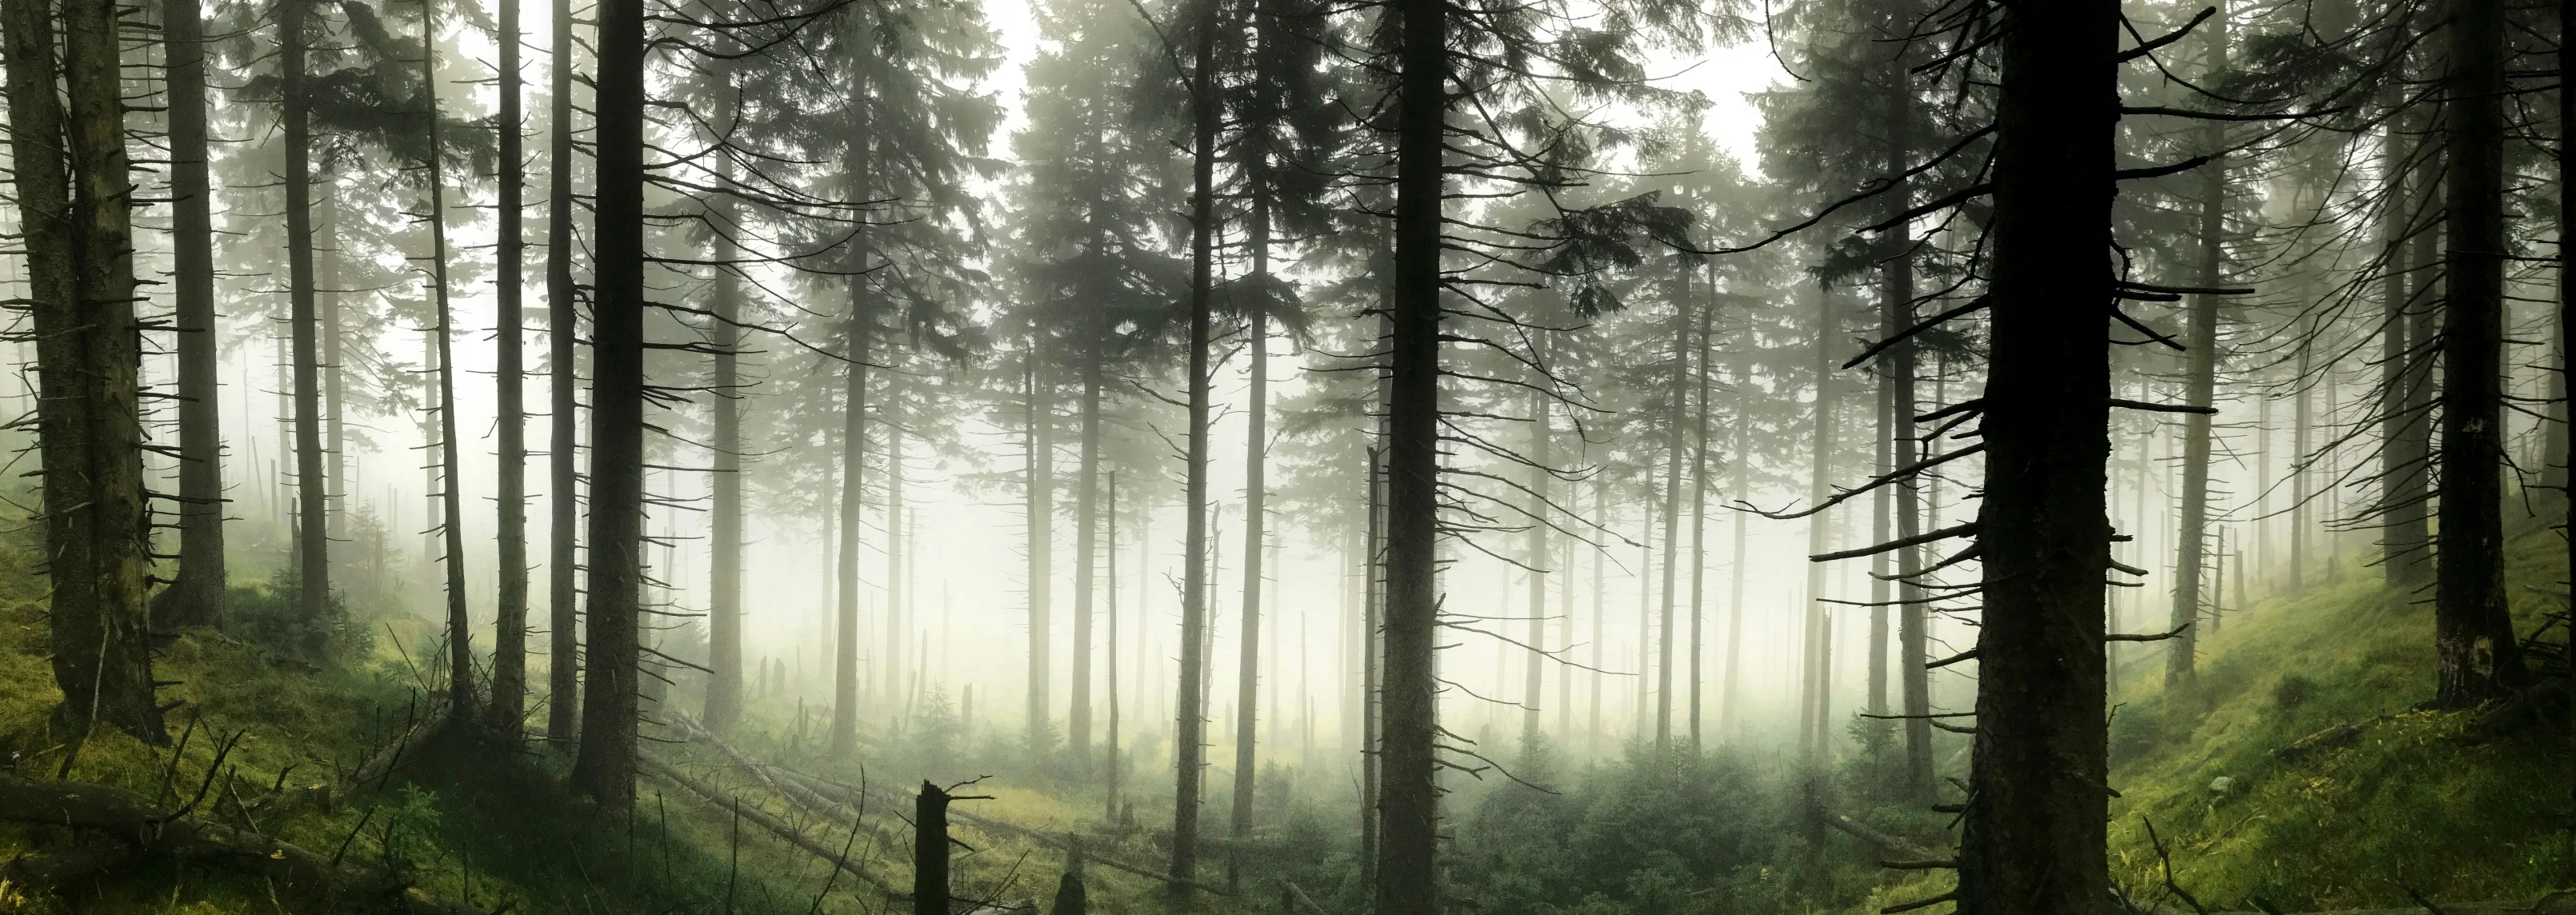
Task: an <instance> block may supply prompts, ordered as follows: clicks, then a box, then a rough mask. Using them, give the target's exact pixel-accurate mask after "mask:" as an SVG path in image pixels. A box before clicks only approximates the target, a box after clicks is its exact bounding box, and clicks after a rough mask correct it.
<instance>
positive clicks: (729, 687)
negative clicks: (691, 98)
mask: <svg viewBox="0 0 2576 915" xmlns="http://www.w3.org/2000/svg"><path fill="white" fill-rule="evenodd" d="M514 2H515V0H514ZM718 66H719V67H721V68H722V69H721V70H720V73H721V79H720V80H719V81H718V82H717V88H716V106H717V107H716V113H715V117H714V119H713V120H712V122H711V123H712V125H713V129H715V130H719V131H730V130H732V129H733V128H734V127H735V121H736V119H737V118H739V117H740V114H739V112H738V109H737V106H738V99H737V97H736V96H737V93H738V92H739V91H740V90H738V89H737V88H735V86H734V79H733V71H732V68H731V67H730V65H724V64H719V65H718ZM716 162H717V165H716V167H717V169H718V176H717V177H718V181H719V183H723V182H730V181H732V180H734V171H733V161H732V160H731V159H730V158H727V157H723V156H718V157H717V159H716ZM709 206H710V208H711V209H713V210H714V212H713V214H712V216H713V217H714V220H715V227H714V228H715V260H716V267H715V288H714V290H713V295H712V296H711V298H712V301H710V302H709V303H708V304H709V306H710V307H709V309H708V310H710V311H713V312H714V313H715V314H714V320H713V321H711V322H710V326H709V327H708V341H707V342H708V345H709V346H710V347H712V348H714V350H715V357H714V358H715V374H714V377H713V378H711V379H710V380H709V385H710V386H711V387H713V388H714V389H715V390H714V391H713V395H714V396H713V397H711V398H710V399H709V400H708V404H707V409H708V412H709V413H710V414H712V415H711V416H710V423H709V425H710V426H711V427H712V428H711V429H710V430H709V431H710V433H711V434H712V436H713V440H712V441H710V442H708V446H709V450H710V451H711V452H712V453H711V454H710V455H709V458H711V465H712V466H713V467H714V469H715V473H714V475H713V477H712V478H710V479H709V480H708V481H707V482H708V487H709V488H710V489H711V490H713V492H712V493H711V495H712V496H713V497H714V498H713V499H711V500H710V504H709V505H708V518H707V535H708V538H709V542H708V544H707V554H708V556H707V670H708V673H707V704H706V709H705V712H704V715H705V718H706V726H707V730H709V731H712V732H714V733H716V734H718V735H723V734H728V733H731V732H732V730H733V727H734V724H735V722H737V721H738V720H740V719H741V717H742V397H743V391H742V370H741V352H740V350H741V347H742V330H741V327H740V323H739V322H740V321H741V320H742V280H741V277H740V275H739V274H737V273H736V272H735V271H736V268H735V267H733V266H731V264H732V263H733V262H734V261H736V260H739V259H741V257H742V248H741V246H740V245H738V244H736V243H735V241H734V234H733V233H734V231H735V227H736V224H737V221H738V220H739V216H738V215H737V214H736V212H735V209H734V206H733V202H732V198H730V197H728V196H725V195H722V194H718V195H715V196H714V197H713V198H711V199H710V200H709Z"/></svg>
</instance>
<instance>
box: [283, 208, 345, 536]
mask: <svg viewBox="0 0 2576 915" xmlns="http://www.w3.org/2000/svg"><path fill="white" fill-rule="evenodd" d="M323 187H324V189H326V190H328V191H329V192H330V193H329V194H327V195H325V196H324V197H323V198H322V199H320V200H316V201H314V202H313V228H314V234H315V235H317V236H318V237H321V238H326V239H337V238H339V237H340V189H339V184H338V183H337V182H336V181H326V182H324V183H323ZM344 253H345V252H343V251H342V250H341V248H340V245H339V243H338V242H336V241H334V242H332V243H330V244H329V245H326V246H317V247H316V248H315V249H314V250H313V275H314V278H315V286H316V288H315V289H314V290H313V298H314V308H315V309H317V310H319V311H320V312H321V313H322V453H323V459H322V460H323V466H322V473H323V475H324V476H325V477H327V478H328V479H326V480H325V481H324V482H325V485H326V487H327V488H328V489H329V496H330V500H331V504H332V505H335V506H338V507H339V509H340V510H337V511H333V512H332V513H331V539H333V540H337V541H340V542H343V543H346V542H348V539H349V513H348V511H347V510H346V509H347V508H348V507H349V502H348V499H349V447H348V445H349V369H348V358H347V350H348V348H349V343H348V333H347V331H346V330H345V329H344V317H345V315H346V314H347V312H348V301H347V297H346V296H344V295H342V294H341V291H342V288H343V287H342V286H341V285H340V277H341V274H340V263H341V260H342V258H343V255H344ZM286 412H288V411H280V415H284V414H285V413H286Z"/></svg>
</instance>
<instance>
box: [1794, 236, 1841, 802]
mask: <svg viewBox="0 0 2576 915" xmlns="http://www.w3.org/2000/svg"><path fill="white" fill-rule="evenodd" d="M1840 320H1841V316H1840V315H1837V314H1835V313H1834V297H1833V293H1831V292H1828V291H1826V290H1825V289H1824V288H1823V287H1822V286H1821V285H1820V286H1818V287H1817V289H1816V375H1815V382H1816V426H1815V437H1814V439H1813V441H1812V443H1811V447H1810V448H1809V457H1810V458H1811V460H1810V462H1809V466H1808V471H1807V499H1808V502H1807V504H1809V505H1821V504H1824V501H1825V498H1826V495H1827V492H1828V490H1829V488H1830V486H1831V485H1832V471H1831V470H1829V469H1828V468H1827V466H1826V465H1827V464H1828V463H1829V462H1828V461H1827V460H1826V456H1827V455H1830V454H1832V453H1833V450H1834V385H1833V369H1834V360H1833V348H1832V345H1833V339H1834V337H1835V329H1836V328H1837V327H1839V326H1840V324H1839V323H1838V322H1839V321H1840ZM1832 519H1833V515H1832V513H1831V511H1820V512H1817V513H1815V514H1813V515H1809V516H1808V517H1807V554H1808V555H1810V556H1813V555H1817V554H1820V553H1823V552H1825V549H1826V547H1827V545H1828V544H1829V543H1830V542H1831V540H1830V532H1831V530H1832V528H1833V523H1832ZM1804 620H1805V623H1806V638H1805V648H1806V677H1805V678H1804V680H1803V683H1802V686H1803V688H1804V693H1805V695H1804V701H1803V702H1802V703H1801V704H1802V705H1803V706H1804V707H1803V708H1801V709H1800V714H1799V716H1798V757H1799V759H1800V761H1801V762H1802V763H1803V764H1804V765H1805V766H1806V768H1808V769H1810V770H1813V769H1814V768H1815V767H1816V765H1817V761H1818V760H1819V759H1820V758H1822V757H1823V755H1824V753H1825V750H1826V747H1825V742H1826V729H1825V721H1826V720H1827V719H1828V718H1830V717H1831V715H1832V713H1831V712H1830V711H1828V710H1827V709H1826V708H1825V706H1826V705H1827V704H1828V703H1829V701H1830V697H1829V694H1828V690H1829V686H1828V684H1827V683H1826V682H1825V680H1826V677H1828V676H1830V673H1829V669H1828V668H1827V666H1826V665H1827V664H1829V663H1830V659H1831V658H1832V657H1833V653H1832V650H1831V645H1830V644H1829V639H1830V638H1831V634H1830V632H1829V630H1828V629H1827V626H1829V625H1830V623H1829V622H1828V621H1827V620H1826V619H1825V567H1824V564H1823V563H1808V564H1807V590H1806V610H1805V614H1804Z"/></svg>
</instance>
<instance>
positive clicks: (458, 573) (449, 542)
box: [305, 3, 476, 724]
mask: <svg viewBox="0 0 2576 915" xmlns="http://www.w3.org/2000/svg"><path fill="white" fill-rule="evenodd" d="M420 46H421V48H422V53H421V58H420V77H421V85H422V91H423V92H424V93H426V94H427V97H428V99H429V109H428V110H427V111H424V112H422V118H421V120H422V125H421V126H422V127H423V128H424V129H425V130H426V131H427V132H428V137H429V161H428V162H427V163H426V165H427V166H428V169H429V255H430V256H429V282H430V290H429V292H430V301H431V302H432V303H433V304H434V306H435V308H436V314H435V319H436V321H437V328H436V329H435V330H434V331H432V334H433V335H434V338H433V339H434V341H435V342H436V344H437V346H438V483H439V485H438V507H439V512H440V519H439V523H438V527H439V533H440V539H441V540H442V541H443V544H442V545H443V546H444V548H445V549H446V551H447V556H446V562H445V563H443V564H442V566H443V568H444V570H445V571H446V573H447V715H448V718H449V720H451V721H455V722H458V723H460V724H461V723H465V722H469V721H472V720H474V715H475V711H476V709H475V707H474V639H473V635H474V630H473V628H472V626H471V624H470V622H469V621H468V620H467V619H466V613H465V504H464V500H463V498H462V493H461V490H463V489H464V488H465V476H464V474H463V473H462V472H461V468H460V466H459V464H460V462H459V461H458V460H457V453H456V353H455V349H454V344H455V326H454V324H455V311H454V309H451V308H449V307H448V301H447V185H446V172H445V170H444V169H443V168H442V167H441V163H440V162H439V154H440V150H439V136H438V52H437V50H436V49H437V47H438V27H437V25H436V24H435V23H434V22H432V21H431V16H430V4H427V3H423V4H421V5H420ZM305 530H307V531H320V530H323V528H321V527H317V526H312V525H307V526H306V527H305Z"/></svg>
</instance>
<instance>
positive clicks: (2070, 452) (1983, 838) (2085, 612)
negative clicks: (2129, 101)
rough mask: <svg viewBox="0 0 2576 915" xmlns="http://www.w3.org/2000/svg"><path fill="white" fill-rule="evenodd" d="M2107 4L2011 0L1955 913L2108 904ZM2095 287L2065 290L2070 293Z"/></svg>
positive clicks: (2110, 96)
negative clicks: (1969, 751)
mask: <svg viewBox="0 0 2576 915" xmlns="http://www.w3.org/2000/svg"><path fill="white" fill-rule="evenodd" d="M2119 15H2120V11H2119V6H2118V4H2116V3H2112V2H2110V0H2082V2H2070V3H2055V4H2028V5H2021V6H2016V7H2013V8H2012V10H2011V21H2010V22H2009V23H2008V24H2007V25H2006V26H2005V27H2006V28H2008V29H2009V30H2010V31H2009V32H2008V33H2007V34H2006V36H2005V37H2004V38H2003V40H2002V54H2001V57H2002V60H2001V69H2000V74H1999V75H2000V84H2001V85H2000V90H1999V98H1998V110H1997V121H1996V138H1995V144H1996V150H1995V155H1996V159H1995V171H1994V176H1995V192H1994V210H1993V215H1992V217H1991V222H1990V223H1989V226H1990V230H1989V231H1990V238H1991V239H1992V246H1993V247H1992V250H1993V254H1992V259H1991V262H1990V266H1989V268H1988V273H1987V275H1988V277H1990V280H1989V284H1988V289H1987V295H1988V296H1989V299H1990V301H1991V302H1992V305H1991V308H1992V319H1991V325H1990V327H1991V338H1990V339H1991V341H1992V342H1991V347H1992V348H1991V350H1990V352H1991V355H1990V357H1989V363H1988V381H1987V384H1986V391H1985V420H1984V426H1983V428H1984V430H1985V439H1986V447H1987V452H1986V467H1987V471H1986V483H1985V490H1984V495H1983V498H1982V499H1981V500H1980V501H1979V508H1978V524H1979V538H1978V545H1979V548H1980V549H1981V550H1982V551H1983V559H1984V573H1983V577H1982V584H1983V586H1984V588H1985V590H1984V593H1983V597H1984V599H1985V613H1984V616H1983V619H1982V620H1981V622H1980V625H1979V627H1978V630H1977V632H1978V635H1977V653H1978V671H1977V677H1978V690H1977V709H1976V711H1977V730H1978V733H1977V741H1976V743H1975V751H1974V754H1975V755H1974V756H1973V757H1972V765H1971V770H1970V771H1971V775H1970V790H1969V792H1968V795H1969V798H1970V800H1969V803H1968V806H1967V811H1966V813H1965V816H1964V823H1965V830H1964V832H1963V834H1962V837H1961V843H1960V854H1959V889H1958V910H1959V911H1960V912H1962V913H1966V915H2000V913H2015V912H2059V913H2068V915H2075V913H2098V912H2108V911H2110V909H2111V897H2110V894H2109V893H2108V892H2107V891H2106V889H2105V888H2106V887H2108V886H2110V874H2109V866H2108V861H2107V855H2106V852H2105V848H2104V841H2105V837H2104V831H2105V825H2104V824H2105V822H2106V820H2107V819H2108V817H2109V803H2110V792H2109V791H2108V790H2107V789H2106V788H2105V776H2106V775H2107V768H2108V767H2107V759H2106V753H2105V750H2104V746H2105V740H2106V730H2105V724H2104V717H2105V711H2106V710H2105V708H2104V701H2103V700H2104V695H2103V691H2102V658H2103V652H2102V637H2103V631H2102V624H2103V614H2102V607H2103V604H2102V597H2103V595H2102V592H2103V591H2104V590H2105V589H2104V588H2103V587H2102V582H2103V576H2104V575H2105V574H2106V573H2107V572H2108V570H2109V562H2110V557H2111V552H2110V550H2111V543H2110V536H2111V531H2110V523H2109V519H2108V516H2107V514H2106V511H2107V509H2106V504H2105V496H2104V486H2105V482H2106V480H2105V470H2104V468H2105V465H2106V462H2107V461H2108V458H2109V453H2110V442H2109V437H2108V434H2107V431H2106V430H2107V427H2108V422H2109V406H2108V401H2109V399H2110V354H2109V349H2110V347H2109V346H2108V345H2107V344H2106V343H2105V341H2104V338H2103V324H2104V316H2103V315H2102V313H2101V312H2099V311H2096V310H2095V309H2097V308H2105V307H2108V306H2110V305H2111V304H2113V303H2114V300H2113V299H2112V288H2111V279H2112V274H2111V270H2110V265H2109V264H2108V263H2107V260H2108V252H2109V249H2110V242H2111V238H2110V231H2109V228H2110V225H2111V199H2112V195H2113V194H2114V193H2115V191H2116V185H2115V184H2114V179H2113V177H2112V173H2113V167H2114V159H2115V150H2114V142H2113V137H2114V130H2115V127H2116V124H2117V121H2118V117H2119V114H2118V108H2117V107H2116V106H2117V105H2118V98H2119V96H2118V94H2117V88H2118V87H2117V74H2118V65H2117V63H2116V60H2117V56H2118V51H2119V39H2120V21H2119ZM2087 302H2089V303H2095V304H2093V305H2090V306H2082V307H2069V304H2068V303H2087Z"/></svg>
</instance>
